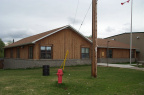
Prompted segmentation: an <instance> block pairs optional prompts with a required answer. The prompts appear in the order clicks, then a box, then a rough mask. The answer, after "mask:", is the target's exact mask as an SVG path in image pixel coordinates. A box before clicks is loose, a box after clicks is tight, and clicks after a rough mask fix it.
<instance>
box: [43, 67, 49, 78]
mask: <svg viewBox="0 0 144 95" xmlns="http://www.w3.org/2000/svg"><path fill="white" fill-rule="evenodd" d="M49 74H50V70H49V65H43V76H48V75H49Z"/></svg>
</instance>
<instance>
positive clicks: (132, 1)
mask: <svg viewBox="0 0 144 95" xmlns="http://www.w3.org/2000/svg"><path fill="white" fill-rule="evenodd" d="M132 11H133V0H131V29H130V30H131V33H130V65H131V58H132Z"/></svg>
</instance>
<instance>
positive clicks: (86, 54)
mask: <svg viewBox="0 0 144 95" xmlns="http://www.w3.org/2000/svg"><path fill="white" fill-rule="evenodd" d="M83 48H84V52H85V53H82V49H83ZM86 49H88V53H86ZM80 51H81V52H80V53H81V59H90V48H89V47H81V49H80ZM83 54H85V56H88V57H85V58H83Z"/></svg>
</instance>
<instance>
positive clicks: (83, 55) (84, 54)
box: [81, 48, 89, 59]
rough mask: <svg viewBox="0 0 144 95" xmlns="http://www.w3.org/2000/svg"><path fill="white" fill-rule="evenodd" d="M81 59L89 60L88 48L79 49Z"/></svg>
mask: <svg viewBox="0 0 144 95" xmlns="http://www.w3.org/2000/svg"><path fill="white" fill-rule="evenodd" d="M81 58H82V59H85V58H89V48H81Z"/></svg>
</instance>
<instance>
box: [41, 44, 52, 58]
mask: <svg viewBox="0 0 144 95" xmlns="http://www.w3.org/2000/svg"><path fill="white" fill-rule="evenodd" d="M41 47H44V48H45V49H44V50H43V51H42V50H41ZM48 47H50V48H51V49H50V51H48V50H47V48H48ZM42 53H43V54H45V57H42ZM46 54H47V55H50V57H46ZM40 59H53V46H52V45H50V46H40Z"/></svg>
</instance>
